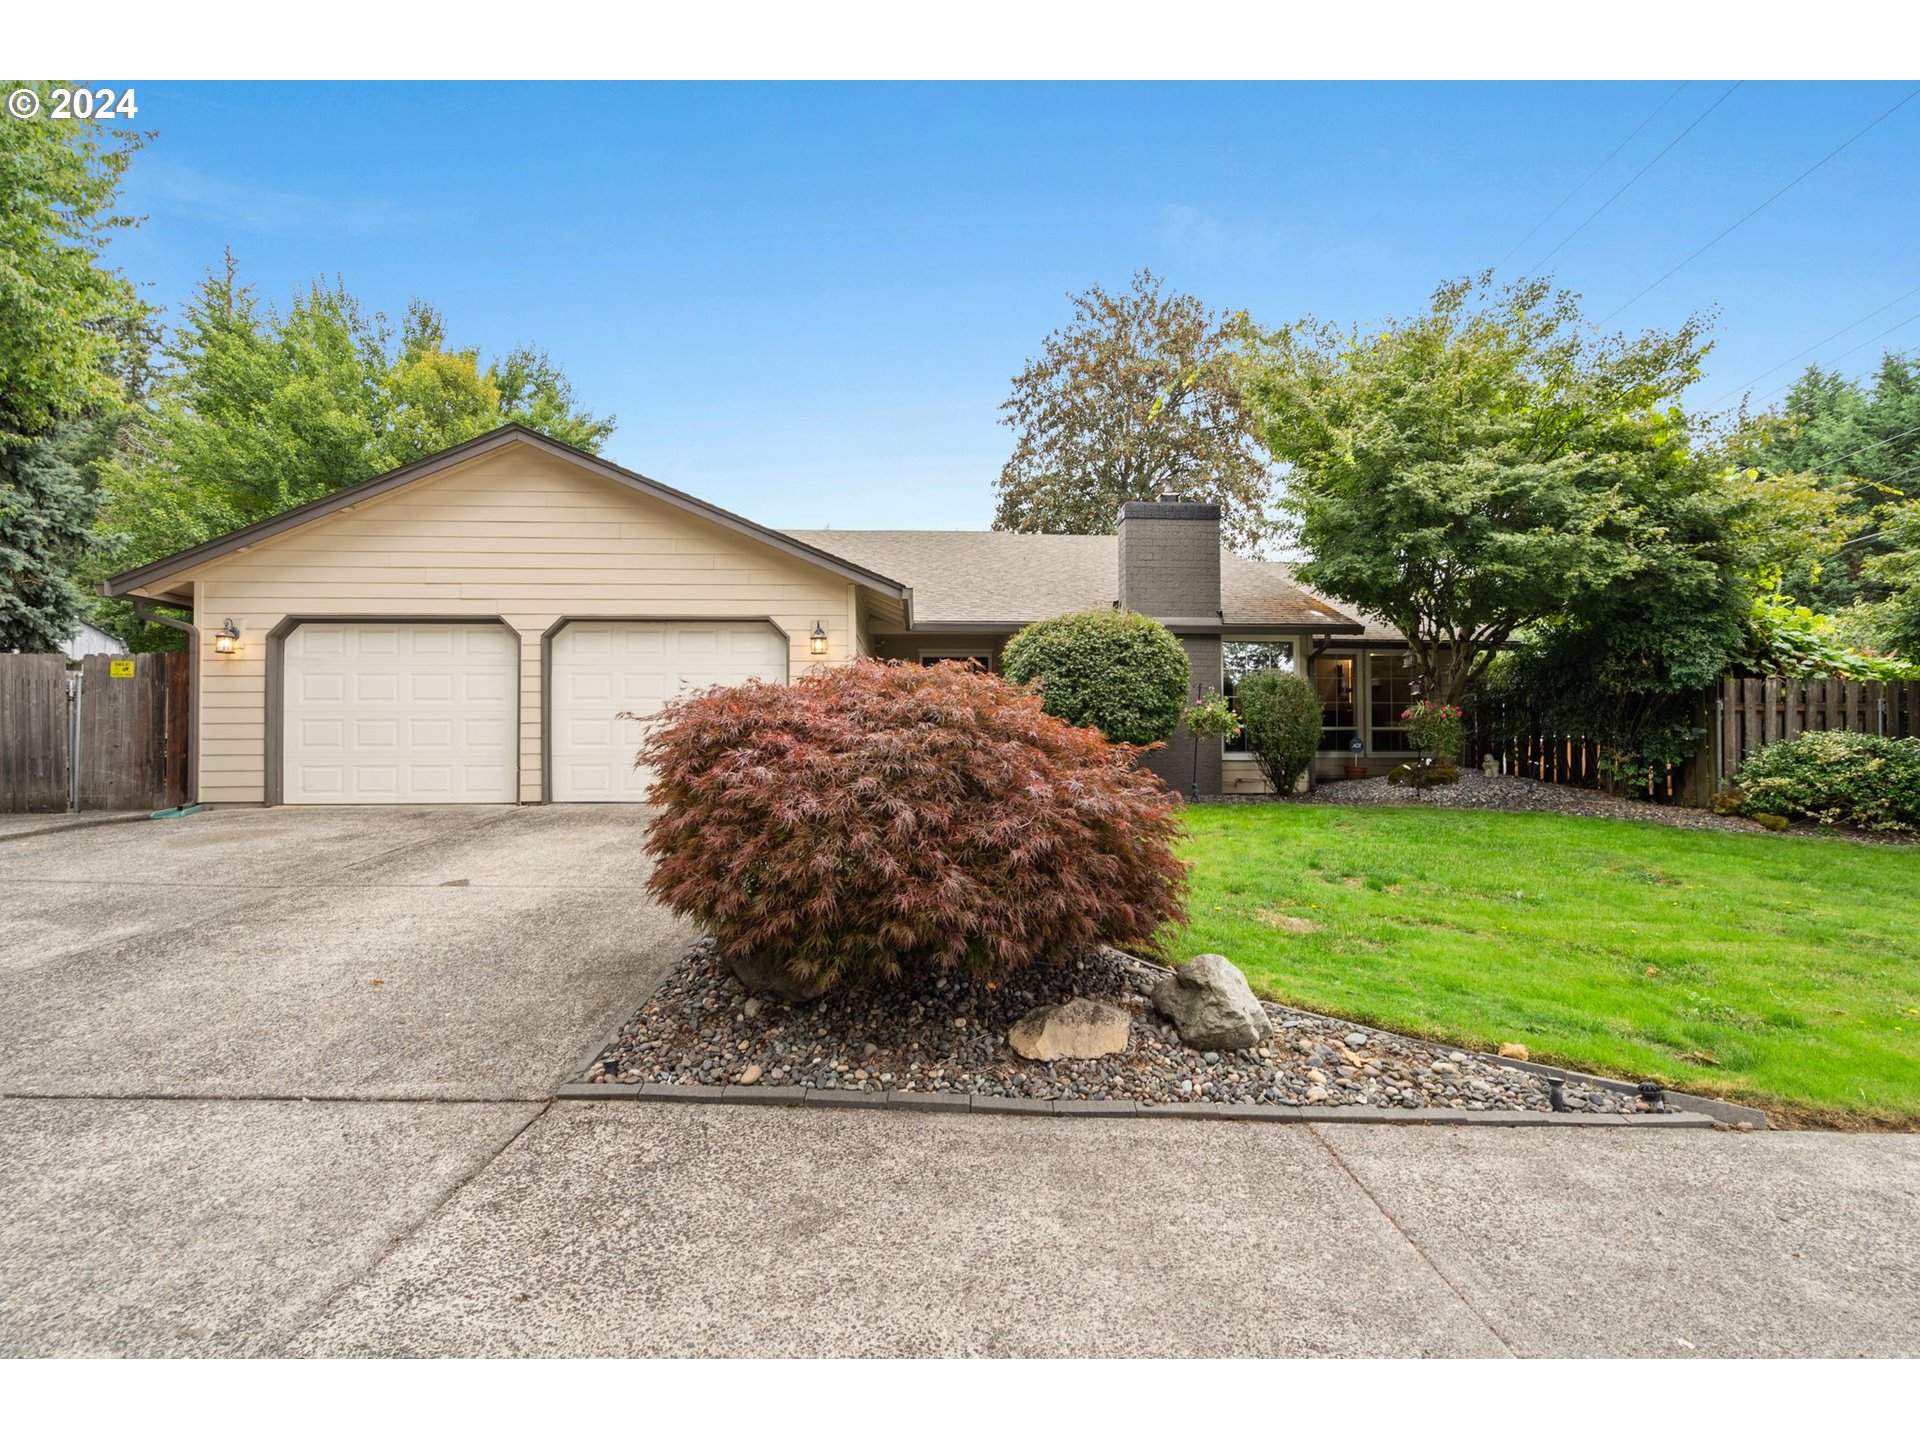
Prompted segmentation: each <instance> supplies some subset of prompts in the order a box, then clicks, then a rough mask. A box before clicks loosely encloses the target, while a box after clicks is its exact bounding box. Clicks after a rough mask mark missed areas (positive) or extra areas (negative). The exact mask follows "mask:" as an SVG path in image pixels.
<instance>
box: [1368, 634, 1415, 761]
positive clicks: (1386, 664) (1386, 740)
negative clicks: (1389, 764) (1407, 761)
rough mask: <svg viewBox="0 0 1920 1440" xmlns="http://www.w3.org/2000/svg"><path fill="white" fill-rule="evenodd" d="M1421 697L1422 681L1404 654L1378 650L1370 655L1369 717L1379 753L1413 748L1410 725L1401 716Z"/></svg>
mask: <svg viewBox="0 0 1920 1440" xmlns="http://www.w3.org/2000/svg"><path fill="white" fill-rule="evenodd" d="M1419 698H1420V682H1419V680H1418V679H1417V678H1416V677H1415V675H1414V673H1413V671H1412V670H1411V669H1410V668H1408V666H1407V657H1406V656H1405V655H1401V654H1399V653H1397V652H1395V651H1383V650H1375V651H1373V652H1372V653H1371V654H1369V655H1368V656H1367V712H1368V713H1367V718H1368V720H1369V721H1371V723H1372V725H1373V748H1374V752H1375V753H1376V754H1380V753H1385V752H1390V751H1394V750H1405V751H1411V750H1412V749H1413V741H1412V740H1410V739H1409V738H1408V737H1407V722H1406V721H1404V720H1402V719H1401V718H1400V716H1401V713H1402V712H1403V711H1405V710H1406V708H1407V707H1408V706H1409V705H1411V704H1413V702H1414V701H1415V700H1417V699H1419Z"/></svg>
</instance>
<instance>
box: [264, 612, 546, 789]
mask: <svg viewBox="0 0 1920 1440" xmlns="http://www.w3.org/2000/svg"><path fill="white" fill-rule="evenodd" d="M282 655H283V659H284V663H285V675H284V677H283V680H282V685H283V689H282V695H283V698H284V705H285V710H286V715H285V725H284V728H283V730H282V736H283V741H284V745H285V756H284V759H283V784H282V792H283V798H284V799H285V800H286V802H287V803H289V804H303V803H304V804H332V805H352V804H362V805H379V804H405V803H423V804H434V803H454V804H507V803H512V802H513V801H515V800H517V799H518V798H519V795H518V793H517V791H518V785H519V780H518V760H517V755H516V753H515V751H516V737H517V735H518V732H519V683H518V666H519V648H518V638H517V637H516V636H515V635H514V634H513V633H512V632H511V631H509V630H507V629H506V628H505V627H503V626H500V625H484V624H481V625H426V624H407V623H402V622H383V621H369V622H366V623H364V624H352V625H348V624H338V625H302V626H300V627H299V628H297V629H296V630H294V631H293V632H292V633H291V634H290V635H288V636H287V638H286V642H285V645H284V647H283V650H282Z"/></svg>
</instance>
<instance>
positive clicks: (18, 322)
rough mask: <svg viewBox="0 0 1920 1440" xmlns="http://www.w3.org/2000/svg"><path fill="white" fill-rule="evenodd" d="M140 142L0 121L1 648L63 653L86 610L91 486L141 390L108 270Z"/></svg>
mask: <svg viewBox="0 0 1920 1440" xmlns="http://www.w3.org/2000/svg"><path fill="white" fill-rule="evenodd" d="M19 88H22V87H21V85H20V84H19V83H18V82H7V83H6V84H4V85H0V89H4V90H6V91H7V92H9V93H11V92H12V91H13V90H15V89H19ZM25 88H29V89H36V90H38V91H39V92H40V93H41V94H42V96H43V98H44V96H45V94H46V92H47V90H48V89H49V88H51V87H50V86H48V85H45V84H41V85H36V86H27V87H25ZM139 145H140V137H138V136H135V135H131V134H128V133H125V132H121V131H109V130H107V129H105V128H104V127H102V126H101V125H99V124H98V123H96V122H93V121H90V120H54V119H51V118H44V119H38V120H34V121H32V122H31V123H29V122H24V121H16V120H8V121H5V122H0V651H4V650H14V649H18V650H29V651H48V650H54V649H57V648H58V647H59V646H60V645H62V644H64V643H65V642H66V641H67V640H68V639H69V638H70V637H71V636H72V635H73V633H74V631H75V629H76V628H77V626H78V624H79V622H80V620H81V619H82V618H83V617H84V616H85V615H86V614H87V612H88V610H89V608H90V605H89V597H88V595H87V593H86V591H85V590H84V589H83V588H82V587H81V586H80V584H79V583H78V582H77V580H76V578H75V571H76V569H77V567H78V566H79V564H80V563H81V558H82V556H83V555H84V554H85V553H86V549H87V544H88V538H89V537H88V526H89V525H90V524H91V523H92V520H93V516H94V512H95V508H96V505H95V496H94V494H93V490H92V487H91V484H90V476H91V474H92V473H93V467H94V466H95V465H96V464H97V463H98V462H99V461H100V460H101V459H102V458H103V457H104V456H105V455H106V454H107V453H108V452H109V451H111V450H112V448H113V447H114V446H115V444H116V443H117V441H118V437H119V434H120V430H121V426H122V421H123V418H124V415H125V413H126V403H125V402H126V398H127V396H128V394H129V393H130V392H131V391H134V390H137V388H138V385H139V383H140V377H139V361H140V357H141V355H142V354H143V352H142V350H141V349H140V347H139V344H138V341H139V340H140V339H141V338H142V336H143V335H144V333H145V328H146V325H147V315H148V311H147V309H146V307H145V306H143V305H142V304H141V303H140V301H139V299H138V298H137V296H136V295H135V293H134V289H133V287H132V285H130V284H129V283H128V282H127V281H126V279H125V278H124V277H123V276H121V275H120V274H119V272H117V271H115V270H113V269H111V268H110V267H109V266H108V265H107V263H106V251H107V244H108V241H109V239H110V238H111V236H112V234H113V232H114V231H115V230H116V229H120V228H122V227H125V226H127V225H131V224H133V223H134V221H133V219H132V218H131V217H129V216H125V215H122V214H119V213H118V212H117V210H116V209H115V206H116V204H117V203H118V198H119V190H120V181H121V177H122V175H123V174H124V173H125V170H126V166H127V161H128V159H129V157H130V156H131V155H132V154H133V152H134V151H135V150H136V149H137V148H138V147H139Z"/></svg>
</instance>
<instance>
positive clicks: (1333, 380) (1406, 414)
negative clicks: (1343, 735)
mask: <svg viewBox="0 0 1920 1440" xmlns="http://www.w3.org/2000/svg"><path fill="white" fill-rule="evenodd" d="M1704 336H1705V322H1704V321H1703V320H1701V319H1699V318H1694V319H1691V320H1689V321H1687V322H1686V323H1685V324H1684V325H1682V326H1681V327H1680V328H1679V329H1677V330H1674V331H1671V332H1660V331H1649V332H1647V333H1645V334H1643V335H1641V336H1638V337H1635V338H1626V337H1623V336H1617V335H1616V336H1607V335H1600V334H1597V333H1595V332H1593V331H1592V330H1591V329H1590V328H1589V327H1588V326H1586V325H1585V323H1584V322H1583V320H1582V318H1581V315H1580V311H1579V306H1578V301H1577V297H1575V296H1574V295H1572V294H1570V293H1568V292H1565V291H1555V290H1554V289H1553V288H1552V287H1551V284H1550V282H1548V281H1545V280H1527V281H1522V282H1519V283H1516V284H1513V285H1508V286H1506V287H1504V288H1500V289H1494V288H1492V281H1491V276H1490V275H1483V276H1481V277H1479V279H1478V280H1477V281H1465V280H1463V281H1457V282H1453V283H1450V284H1446V285H1442V286H1441V287H1440V288H1439V289H1438V290H1436V291H1435V292H1434V296H1433V301H1432V304H1431V305H1430V307H1429V308H1428V310H1427V311H1426V312H1425V313H1424V314H1421V315H1416V316H1413V317H1411V318H1409V319H1406V320H1400V321H1395V322H1392V323H1389V324H1388V325H1386V326H1385V327H1383V328H1382V329H1380V330H1378V331H1376V332H1373V333H1370V334H1364V333H1361V332H1359V331H1357V330H1355V331H1342V330H1337V329H1335V328H1333V327H1331V326H1326V325H1320V324H1316V323H1314V322H1311V321H1303V322H1301V323H1300V324H1298V325H1296V326H1294V327H1292V328H1290V329H1287V330H1283V331H1280V332H1278V333H1276V334H1273V335H1270V336H1267V337H1266V338H1265V340H1264V342H1263V343H1262V344H1261V346H1260V347H1259V349H1258V351H1257V353H1255V354H1254V355H1253V356H1252V357H1251V358H1250V360H1249V364H1248V380H1247V384H1248V391H1249V394H1250V395H1251V397H1252V400H1253V403H1254V405H1255V407H1256V408H1257V410H1258V412H1259V415H1260V418H1261V423H1262V433H1263V435H1264V436H1265V439H1266V442H1267V445H1268V447H1269V448H1270V449H1271V451H1272V452H1273V454H1274V456H1275V458H1277V459H1278V460H1281V461H1283V462H1285V463H1286V464H1287V465H1288V467H1289V468H1290V473H1289V475H1288V477H1287V481H1286V491H1285V504H1286V507H1287V508H1288V510H1290V511H1291V513H1292V514H1293V516H1294V517H1295V518H1296V519H1297V521H1298V523H1299V527H1300V539H1301V543H1302V545H1303V546H1304V548H1305V549H1306V550H1307V552H1308V554H1309V555H1310V557H1311V558H1310V559H1309V560H1308V561H1307V562H1306V563H1305V564H1304V565H1302V566H1301V567H1300V574H1301V577H1302V578H1303V579H1304V580H1306V581H1307V583H1309V584H1311V585H1314V586H1316V587H1318V588H1320V589H1322V590H1325V591H1326V592H1328V593H1329V594H1331V595H1333V596H1336V597H1338V598H1339V599H1342V600H1345V601H1347V602H1349V603H1351V604H1354V605H1357V606H1360V607H1361V608H1363V609H1367V610H1371V611H1373V612H1375V613H1378V614H1380V615H1383V616H1385V617H1386V618H1387V619H1388V620H1389V621H1391V622H1392V623H1393V624H1394V625H1395V626H1396V627H1398V628H1399V630H1400V631H1401V633H1402V634H1404V635H1405V636H1406V637H1407V640H1408V643H1409V645H1410V647H1411V649H1412V653H1413V656H1414V660H1415V664H1416V666H1417V668H1418V669H1419V670H1420V672H1421V676H1422V680H1423V682H1424V688H1425V693H1426V695H1427V697H1428V698H1429V699H1433V700H1437V701H1442V702H1448V703H1458V701H1459V699H1460V697H1461V695H1462V694H1463V692H1464V691H1465V690H1466V689H1467V687H1468V686H1469V685H1470V684H1472V683H1473V681H1474V680H1475V679H1477V678H1478V677H1479V676H1480V675H1481V674H1482V673H1483V672H1484V671H1485V669H1486V667H1487V665H1488V664H1489V663H1490V662H1491V661H1492V659H1493V657H1494V656H1495V654H1497V653H1498V651H1499V648H1500V647H1501V646H1502V645H1503V644H1505V643H1506V642H1507V641H1508V640H1509V639H1510V638H1511V637H1512V636H1513V634H1514V633H1515V632H1516V631H1517V630H1518V629H1519V628H1520V627H1521V626H1522V625H1524V624H1527V623H1529V622H1536V621H1540V620H1543V619H1546V618H1549V617H1555V616H1561V615H1565V614H1567V613H1568V612H1569V611H1572V610H1574V609H1575V608H1576V607H1578V606H1579V605H1580V604H1581V603H1582V602H1584V601H1586V600H1588V599H1590V598H1591V597H1594V596H1597V595H1602V594H1606V593H1608V592H1609V591H1611V590H1613V589H1614V588H1615V587H1618V586H1620V585H1622V584H1623V583H1625V582H1627V581H1630V580H1632V579H1633V578H1634V577H1636V576H1640V575H1642V574H1644V573H1646V572H1647V571H1648V570H1649V569H1650V567H1652V566H1653V565H1655V564H1656V563H1658V561H1659V558H1660V556H1659V549H1658V547H1657V546H1649V544H1648V543H1647V542H1648V541H1649V539H1657V534H1656V532H1657V530H1658V527H1659V520H1658V518H1657V515H1656V513H1655V509H1654V507H1653V506H1652V505H1651V503H1650V497H1657V496H1658V495H1659V494H1661V492H1662V491H1663V490H1665V489H1667V488H1669V487H1671V486H1672V485H1673V484H1674V483H1675V480H1676V477H1677V476H1679V475H1681V474H1683V473H1684V472H1685V471H1686V470H1687V469H1688V468H1689V466H1690V465H1691V463H1692V457H1691V440H1692V435H1691V433H1690V428H1689V425H1688V422H1687V420H1686V417H1685V416H1684V414H1683V413H1682V412H1681V411H1680V409H1679V407H1678V400H1677V397H1678V396H1679V394H1680V393H1681V391H1682V390H1684V389H1685V387H1686V386H1687V385H1688V384H1689V383H1690V382H1691V381H1692V380H1693V379H1694V378H1695V377H1696V375H1697V374H1698V371H1699V364H1700V360H1701V357H1702V356H1703V355H1704V354H1705V353H1706V350H1707V344H1706V341H1705V338H1704Z"/></svg>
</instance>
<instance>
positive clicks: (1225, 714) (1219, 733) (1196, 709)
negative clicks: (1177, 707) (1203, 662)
mask: <svg viewBox="0 0 1920 1440" xmlns="http://www.w3.org/2000/svg"><path fill="white" fill-rule="evenodd" d="M1180 718H1181V720H1182V721H1183V722H1184V723H1185V725H1186V727H1187V733H1188V734H1190V735H1191V736H1193V779H1192V781H1191V782H1190V783H1189V785H1188V787H1187V790H1188V794H1189V796H1190V797H1191V798H1192V799H1195V800H1198V799H1199V798H1200V742H1201V741H1203V740H1231V739H1232V738H1233V737H1234V736H1235V735H1238V734H1239V733H1240V717H1239V716H1238V715H1235V714H1234V713H1233V705H1232V703H1231V702H1229V701H1228V699H1227V697H1226V696H1224V695H1222V694H1220V692H1219V691H1217V690H1209V691H1206V692H1205V693H1204V694H1202V695H1201V697H1200V698H1199V699H1198V700H1196V701H1194V702H1193V703H1192V704H1191V705H1189V706H1187V708H1186V710H1185V711H1184V712H1183V713H1182V715H1181V717H1180Z"/></svg>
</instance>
